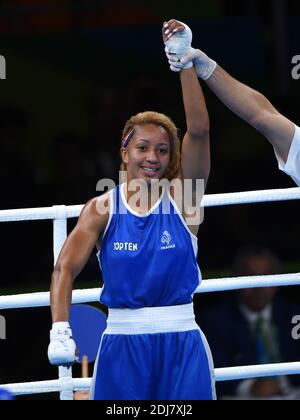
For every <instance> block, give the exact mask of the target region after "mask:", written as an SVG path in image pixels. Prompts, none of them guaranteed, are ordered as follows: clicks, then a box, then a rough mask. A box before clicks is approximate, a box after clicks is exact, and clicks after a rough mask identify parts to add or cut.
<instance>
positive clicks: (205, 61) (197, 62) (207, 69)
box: [180, 48, 217, 80]
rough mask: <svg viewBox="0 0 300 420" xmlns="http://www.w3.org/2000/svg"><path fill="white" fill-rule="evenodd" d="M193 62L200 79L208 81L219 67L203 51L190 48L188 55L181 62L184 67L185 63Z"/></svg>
mask: <svg viewBox="0 0 300 420" xmlns="http://www.w3.org/2000/svg"><path fill="white" fill-rule="evenodd" d="M191 60H192V61H193V63H194V66H195V68H196V71H197V74H198V77H199V78H200V79H202V80H207V79H209V78H210V77H211V75H212V74H213V72H214V71H215V69H216V67H217V63H216V62H215V61H214V60H212V59H211V58H209V57H208V56H207V55H206V54H205V53H204V52H203V51H201V50H196V49H195V48H190V50H189V51H188V53H187V54H186V55H185V56H184V57H182V58H181V60H180V62H181V63H182V65H183V66H184V65H185V63H189V62H190V61H191Z"/></svg>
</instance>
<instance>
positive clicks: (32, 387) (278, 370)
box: [0, 362, 300, 395]
mask: <svg viewBox="0 0 300 420" xmlns="http://www.w3.org/2000/svg"><path fill="white" fill-rule="evenodd" d="M299 374H300V362H297V363H279V364H273V365H271V364H270V365H259V366H258V365H256V366H239V367H234V368H222V369H215V378H216V381H217V382H223V381H231V380H240V379H252V378H265V377H274V376H281V375H285V376H288V375H299ZM91 382H92V380H91V379H89V378H88V379H72V385H73V389H74V391H84V390H89V388H90V386H91ZM1 388H4V389H8V390H9V391H10V392H12V393H13V394H14V395H31V394H45V393H52V392H62V391H63V389H64V382H63V381H61V380H59V379H57V380H53V381H43V382H28V383H21V384H7V385H0V389H1Z"/></svg>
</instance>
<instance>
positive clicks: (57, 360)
mask: <svg viewBox="0 0 300 420" xmlns="http://www.w3.org/2000/svg"><path fill="white" fill-rule="evenodd" d="M48 358H49V361H50V363H51V364H52V365H58V366H62V365H69V364H72V363H74V362H75V360H76V344H75V342H74V340H73V338H72V330H71V327H70V325H69V323H68V322H55V323H54V324H53V326H52V330H51V332H50V344H49V347H48Z"/></svg>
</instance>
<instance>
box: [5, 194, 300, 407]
mask: <svg viewBox="0 0 300 420" xmlns="http://www.w3.org/2000/svg"><path fill="white" fill-rule="evenodd" d="M291 200H300V188H290V189H282V190H266V191H251V192H242V193H231V194H214V195H206V196H205V197H204V199H203V206H204V207H217V206H229V205H241V204H257V203H267V202H280V201H291ZM82 208H83V206H68V207H67V206H54V207H50V208H36V209H18V210H1V211H0V222H18V221H22V222H24V221H38V220H53V251H54V262H56V261H57V258H58V255H59V253H60V250H61V248H62V246H63V244H64V242H65V240H66V238H67V220H68V219H69V218H77V217H78V216H79V214H80V212H81V210H82ZM297 285H298V286H300V273H293V274H284V275H273V276H252V277H235V278H222V279H210V280H203V282H202V284H201V286H200V287H199V288H198V289H197V290H196V293H213V292H221V291H223V292H224V291H230V290H238V289H246V288H259V287H275V286H297ZM101 290H102V289H88V290H74V291H73V298H72V303H73V304H78V303H91V302H98V301H99V296H100V293H101ZM45 306H50V293H32V294H22V295H15V296H0V311H1V310H7V309H19V308H36V307H45ZM291 325H292V324H291ZM291 328H292V327H291ZM49 330H50V325H49ZM45 357H46V352H45ZM299 358H300V355H299ZM297 374H300V361H299V362H296V363H281V364H272V365H257V366H241V367H234V368H232V367H228V368H222V369H216V370H215V378H216V381H230V380H239V379H251V378H260V377H274V376H280V375H297ZM90 385H91V379H74V378H73V377H72V368H64V367H59V379H57V380H51V381H43V382H28V383H19V384H18V383H17V384H3V385H2V384H0V389H1V388H4V389H7V390H9V391H10V392H12V393H13V394H14V395H16V396H17V395H30V394H43V393H52V392H59V393H60V398H61V399H62V400H71V399H73V391H83V390H88V389H89V387H90Z"/></svg>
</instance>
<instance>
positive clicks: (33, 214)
mask: <svg viewBox="0 0 300 420" xmlns="http://www.w3.org/2000/svg"><path fill="white" fill-rule="evenodd" d="M291 200H300V188H287V189H283V190H263V191H250V192H239V193H230V194H211V195H206V196H204V199H203V206H204V207H214V206H229V205H231V206H232V205H238V204H252V203H267V202H276V201H291ZM61 207H62V206H53V207H42V208H36V209H17V210H1V211H0V222H22V221H34V220H54V219H61V214H60V209H61ZM82 209H83V205H78V206H65V217H66V218H67V219H70V218H75V217H78V216H79V214H80V212H81V210H82Z"/></svg>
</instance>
